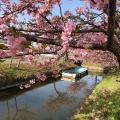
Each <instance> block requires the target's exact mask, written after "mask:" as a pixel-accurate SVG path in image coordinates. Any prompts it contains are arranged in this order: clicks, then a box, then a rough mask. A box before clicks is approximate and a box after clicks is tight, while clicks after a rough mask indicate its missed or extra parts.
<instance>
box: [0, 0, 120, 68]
mask: <svg viewBox="0 0 120 120" xmlns="http://www.w3.org/2000/svg"><path fill="white" fill-rule="evenodd" d="M69 2H70V1H69ZM74 2H75V1H74ZM79 4H81V0H80V2H79ZM84 4H85V7H77V8H76V9H75V11H76V13H75V14H73V13H72V11H69V10H67V11H65V12H63V11H62V0H18V1H17V2H13V1H12V0H0V11H1V17H0V41H1V44H0V59H3V58H10V57H18V58H21V57H22V58H23V57H24V59H26V60H28V61H29V62H31V64H34V65H36V66H38V67H42V66H45V65H48V64H49V63H53V62H55V60H58V59H59V58H60V57H62V56H66V58H67V52H68V51H69V50H70V49H77V48H79V49H82V50H81V51H80V52H79V54H82V55H86V51H84V50H83V49H85V50H86V49H87V50H89V51H90V54H91V55H92V54H94V51H95V50H101V51H109V52H111V53H112V54H114V56H115V57H116V59H117V61H118V63H119V66H120V8H119V7H120V1H119V0H84ZM55 6H58V8H59V9H58V11H59V15H54V14H53V13H54V9H53V8H54V7H55ZM22 16H24V17H25V16H26V17H27V16H30V17H29V18H30V19H29V20H26V19H24V20H23V21H20V20H19V19H20V18H19V17H22ZM33 43H34V44H35V45H33ZM36 54H39V55H40V54H55V55H56V56H57V59H47V60H46V61H44V64H41V63H40V62H38V61H35V58H36V57H38V56H37V55H36ZM37 59H41V57H40V56H39V57H38V58H37Z"/></svg>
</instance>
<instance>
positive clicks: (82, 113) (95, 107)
mask: <svg viewBox="0 0 120 120" xmlns="http://www.w3.org/2000/svg"><path fill="white" fill-rule="evenodd" d="M116 80H120V71H118V72H115V70H112V72H109V73H107V74H106V75H105V76H104V79H103V80H102V81H101V82H100V84H98V85H97V87H96V88H95V89H94V91H93V92H92V94H91V95H90V96H89V98H87V99H86V101H85V104H84V105H83V106H82V107H81V108H80V109H79V111H78V113H77V114H76V115H74V117H73V118H71V119H72V120H120V82H116Z"/></svg>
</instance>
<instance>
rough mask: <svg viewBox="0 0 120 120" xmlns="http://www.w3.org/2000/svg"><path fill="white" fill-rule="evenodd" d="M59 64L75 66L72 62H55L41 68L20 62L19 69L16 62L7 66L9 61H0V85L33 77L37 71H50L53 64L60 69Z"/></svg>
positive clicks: (69, 66) (68, 66)
mask: <svg viewBox="0 0 120 120" xmlns="http://www.w3.org/2000/svg"><path fill="white" fill-rule="evenodd" d="M60 64H63V65H64V64H65V65H66V67H67V68H71V67H73V66H75V65H74V64H73V63H63V62H57V63H54V64H51V65H48V66H46V67H45V68H43V69H41V68H38V67H36V66H30V65H29V64H28V63H21V64H20V67H19V69H18V68H16V67H17V63H12V67H11V68H9V63H1V64H0V87H1V86H5V84H6V85H9V84H14V81H16V83H17V81H18V82H20V81H21V79H22V82H23V80H24V79H27V78H28V79H29V78H33V76H35V75H36V74H37V73H40V74H41V73H48V72H52V68H51V67H52V66H55V67H56V68H57V69H58V71H60V70H61V68H60V66H59V65H60Z"/></svg>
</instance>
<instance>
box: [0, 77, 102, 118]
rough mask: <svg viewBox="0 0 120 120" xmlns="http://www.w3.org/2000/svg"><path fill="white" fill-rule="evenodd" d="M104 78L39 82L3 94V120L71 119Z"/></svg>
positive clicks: (0, 107) (0, 112)
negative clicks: (27, 87)
mask: <svg viewBox="0 0 120 120" xmlns="http://www.w3.org/2000/svg"><path fill="white" fill-rule="evenodd" d="M101 79H102V77H101V76H97V80H98V81H96V77H95V76H93V75H87V76H85V77H83V78H81V79H80V80H79V81H77V82H70V81H62V80H57V81H54V82H52V83H45V82H42V83H41V82H40V83H37V84H34V85H33V86H32V87H30V88H29V89H23V90H20V89H19V88H18V87H16V88H12V89H8V90H4V91H1V92H0V120H68V119H69V118H70V117H71V116H72V115H73V114H74V113H75V112H76V110H77V108H79V107H80V105H81V104H82V102H83V101H84V99H85V98H86V97H87V96H88V94H89V92H90V91H91V90H92V89H93V88H94V87H95V86H96V85H97V84H98V83H97V82H99V81H100V80H101Z"/></svg>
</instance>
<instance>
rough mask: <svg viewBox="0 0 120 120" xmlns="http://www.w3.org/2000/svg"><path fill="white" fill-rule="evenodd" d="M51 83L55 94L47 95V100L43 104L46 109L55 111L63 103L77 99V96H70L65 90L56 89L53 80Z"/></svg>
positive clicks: (71, 102) (69, 102)
mask: <svg viewBox="0 0 120 120" xmlns="http://www.w3.org/2000/svg"><path fill="white" fill-rule="evenodd" d="M53 84H54V90H55V92H56V94H57V96H56V95H55V94H53V95H50V96H48V100H47V101H46V103H45V104H44V108H45V109H46V110H48V111H57V110H58V109H60V108H61V107H62V106H63V105H71V104H73V103H75V102H76V101H77V97H75V96H70V95H69V94H68V93H67V92H60V91H58V90H57V88H56V84H55V82H54V83H53Z"/></svg>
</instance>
